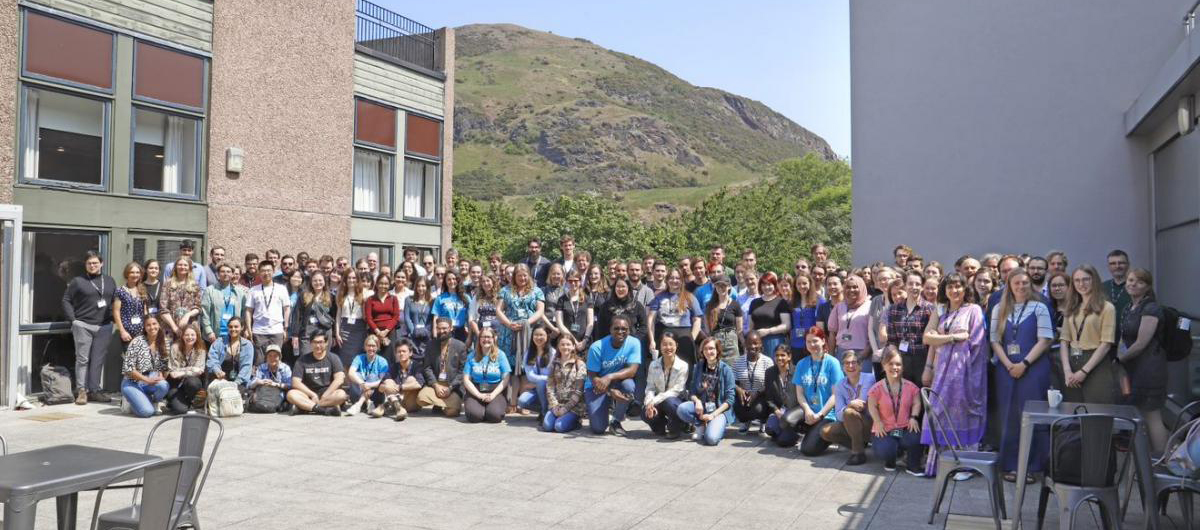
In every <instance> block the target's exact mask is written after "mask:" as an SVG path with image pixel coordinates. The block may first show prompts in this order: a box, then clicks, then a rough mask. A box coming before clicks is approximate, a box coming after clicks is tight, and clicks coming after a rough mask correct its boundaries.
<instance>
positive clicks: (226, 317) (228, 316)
mask: <svg viewBox="0 0 1200 530" xmlns="http://www.w3.org/2000/svg"><path fill="white" fill-rule="evenodd" d="M231 318H233V313H225V314H224V315H221V320H224V321H226V322H229V319H231Z"/></svg>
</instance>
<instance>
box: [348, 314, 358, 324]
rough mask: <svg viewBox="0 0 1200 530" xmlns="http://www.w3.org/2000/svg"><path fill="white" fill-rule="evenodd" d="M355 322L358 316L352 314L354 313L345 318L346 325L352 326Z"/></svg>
mask: <svg viewBox="0 0 1200 530" xmlns="http://www.w3.org/2000/svg"><path fill="white" fill-rule="evenodd" d="M355 322H358V315H356V314H354V313H350V315H348V316H347V317H346V323H347V324H353V323H355Z"/></svg>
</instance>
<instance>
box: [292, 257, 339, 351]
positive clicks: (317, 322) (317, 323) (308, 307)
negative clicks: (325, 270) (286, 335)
mask: <svg viewBox="0 0 1200 530" xmlns="http://www.w3.org/2000/svg"><path fill="white" fill-rule="evenodd" d="M299 301H300V305H299V307H297V308H296V311H295V312H294V313H295V314H296V318H295V323H296V330H295V332H294V335H292V349H294V350H296V351H297V352H299V353H300V355H305V354H308V353H309V352H311V351H312V345H311V343H312V338H313V337H315V336H317V335H323V336H324V337H325V344H326V347H328V345H330V344H332V343H333V326H334V323H335V322H337V304H336V303H335V301H334V298H333V296H332V295H330V294H329V290H328V289H326V288H325V275H324V274H321V273H320V272H316V273H313V276H312V278H311V282H310V285H309V288H308V289H306V290H305V291H304V293H303V294H301V296H300V300H299ZM342 366H345V365H344V364H343V365H342Z"/></svg>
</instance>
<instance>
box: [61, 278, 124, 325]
mask: <svg viewBox="0 0 1200 530" xmlns="http://www.w3.org/2000/svg"><path fill="white" fill-rule="evenodd" d="M116 294H117V282H115V281H113V279H112V278H109V277H108V276H105V275H103V274H98V275H95V276H92V275H90V274H84V275H83V276H76V277H75V278H73V279H72V280H71V282H70V283H68V284H67V290H66V291H64V292H63V297H62V310H63V315H66V317H67V320H68V321H74V320H78V321H80V322H83V323H84V324H91V325H93V326H103V325H105V324H112V321H113V319H112V304H113V297H114V296H116ZM100 300H104V307H100V305H99V302H100Z"/></svg>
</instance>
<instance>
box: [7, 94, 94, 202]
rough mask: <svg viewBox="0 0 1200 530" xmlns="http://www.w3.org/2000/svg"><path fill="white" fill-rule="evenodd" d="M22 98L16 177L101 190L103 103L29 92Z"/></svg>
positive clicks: (74, 97) (61, 95)
mask: <svg viewBox="0 0 1200 530" xmlns="http://www.w3.org/2000/svg"><path fill="white" fill-rule="evenodd" d="M24 93H25V105H24V107H23V108H24V116H22V117H21V163H22V169H21V171H22V175H21V176H22V178H23V179H24V180H53V181H58V182H62V183H68V184H73V185H81V186H89V187H101V186H103V184H104V151H105V149H104V143H105V136H106V134H105V133H106V132H107V130H106V126H105V124H106V123H107V113H108V104H107V103H105V102H103V101H99V100H95V99H90V98H83V97H78V96H70V95H67V94H64V93H61V92H53V91H50V90H42V89H37V88H32V87H26V88H25V91H24Z"/></svg>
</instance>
